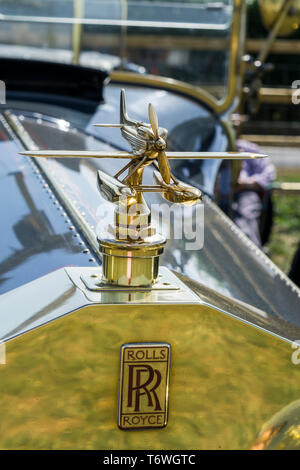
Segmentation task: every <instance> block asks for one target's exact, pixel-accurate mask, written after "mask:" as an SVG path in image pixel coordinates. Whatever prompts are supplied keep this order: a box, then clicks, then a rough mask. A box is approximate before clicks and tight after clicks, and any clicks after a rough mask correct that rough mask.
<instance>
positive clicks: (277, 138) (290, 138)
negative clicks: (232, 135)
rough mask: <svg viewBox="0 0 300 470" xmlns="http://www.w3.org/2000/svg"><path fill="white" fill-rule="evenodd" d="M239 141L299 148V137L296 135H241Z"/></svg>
mask: <svg viewBox="0 0 300 470" xmlns="http://www.w3.org/2000/svg"><path fill="white" fill-rule="evenodd" d="M241 139H245V140H249V141H250V142H254V143H256V144H258V145H270V146H272V147H299V146H300V136H298V135H263V134H262V135H260V134H243V135H241Z"/></svg>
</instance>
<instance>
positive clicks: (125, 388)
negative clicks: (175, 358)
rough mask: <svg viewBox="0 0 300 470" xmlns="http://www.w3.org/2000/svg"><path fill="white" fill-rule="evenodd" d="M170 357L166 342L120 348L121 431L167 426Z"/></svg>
mask: <svg viewBox="0 0 300 470" xmlns="http://www.w3.org/2000/svg"><path fill="white" fill-rule="evenodd" d="M170 358H171V346H170V345H169V344H168V343H134V344H124V345H123V346H122V347H121V362H120V384H119V413H118V426H119V428H120V429H149V428H163V427H165V426H166V425H167V420H168V401H169V376H170Z"/></svg>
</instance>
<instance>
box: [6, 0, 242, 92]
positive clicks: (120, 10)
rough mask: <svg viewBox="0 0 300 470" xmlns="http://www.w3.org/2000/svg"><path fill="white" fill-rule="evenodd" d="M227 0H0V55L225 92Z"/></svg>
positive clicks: (230, 7) (230, 0) (229, 18)
mask: <svg viewBox="0 0 300 470" xmlns="http://www.w3.org/2000/svg"><path fill="white" fill-rule="evenodd" d="M232 12H233V0H222V1H205V0H185V1H174V0H167V1H157V0H145V1H144V0H133V1H131V0H18V1H10V0H0V20H1V28H0V57H1V56H2V57H3V56H5V57H22V58H24V57H25V58H33V59H39V60H41V59H42V60H49V61H60V62H70V63H72V62H73V63H80V64H82V65H85V66H90V67H96V68H102V69H106V70H108V71H110V70H113V69H123V70H124V69H125V70H129V71H132V72H138V73H145V72H146V73H150V74H154V75H161V76H166V77H171V78H174V79H178V80H182V81H184V82H187V83H190V84H193V85H198V86H201V87H203V88H206V89H207V91H209V92H210V93H211V94H213V95H214V96H216V97H217V98H222V97H223V96H224V95H225V93H226V90H227V82H228V73H229V58H230V35H231V24H232Z"/></svg>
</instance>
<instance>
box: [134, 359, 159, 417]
mask: <svg viewBox="0 0 300 470" xmlns="http://www.w3.org/2000/svg"><path fill="white" fill-rule="evenodd" d="M128 367H129V383H128V401H127V406H128V407H129V408H130V407H132V406H133V402H134V411H140V398H141V396H142V395H147V398H148V406H153V399H154V402H155V408H154V411H161V409H162V408H161V406H160V403H159V399H158V396H157V394H156V392H155V390H156V389H157V387H159V385H160V383H161V373H160V372H159V370H158V369H153V367H151V366H150V365H149V364H144V365H142V366H141V365H138V364H130V365H129V366H128ZM145 373H147V376H146V380H145V381H144V382H143V383H141V376H142V375H145ZM152 383H153V384H154V385H153V387H152V388H150V386H151V384H152ZM134 384H135V385H134ZM148 387H149V388H148ZM142 390H143V391H142ZM152 398H153V399H152Z"/></svg>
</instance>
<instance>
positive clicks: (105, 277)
mask: <svg viewBox="0 0 300 470" xmlns="http://www.w3.org/2000/svg"><path fill="white" fill-rule="evenodd" d="M148 114H149V123H145V122H139V121H136V120H134V119H132V118H129V117H128V114H127V111H126V103H125V91H124V90H122V91H121V100H120V124H95V126H98V127H118V128H120V129H121V133H122V136H123V137H124V139H125V140H126V141H127V142H128V143H129V145H130V146H131V149H132V152H130V153H129V152H122V151H120V152H102V151H101V150H100V151H95V152H92V151H64V150H40V151H38V150H32V151H26V152H22V154H23V155H27V156H32V157H48V158H120V159H129V162H128V163H127V164H126V165H125V166H124V167H123V168H121V169H120V170H119V171H118V172H117V173H116V174H115V175H114V176H110V175H108V174H106V173H105V172H103V171H100V170H98V188H99V190H100V192H101V194H102V195H103V197H105V199H107V200H108V201H110V202H113V203H115V204H117V205H116V208H115V212H114V224H113V225H111V226H109V227H107V228H106V230H105V231H104V232H103V233H100V234H98V235H97V238H98V241H99V247H100V251H101V252H102V257H103V264H102V281H103V282H104V283H106V284H109V285H115V286H122V287H124V286H127V287H128V288H134V287H141V286H151V285H152V284H153V283H154V282H155V281H156V280H157V278H158V267H159V256H160V255H161V254H162V252H163V247H164V244H165V243H166V240H165V238H164V237H162V236H161V235H160V234H158V233H156V231H155V228H154V227H153V225H152V224H151V212H150V210H149V208H148V206H147V204H146V201H145V199H144V196H143V193H146V192H159V193H161V195H162V197H163V198H165V199H166V200H167V201H169V202H171V203H179V204H185V205H192V204H196V203H200V202H201V201H202V195H201V191H200V190H199V189H197V188H195V187H193V186H190V185H189V184H186V183H183V182H182V181H180V180H178V179H177V178H175V176H174V175H173V174H172V172H171V170H170V165H169V159H189V160H190V159H207V158H221V159H245V158H263V157H265V155H262V154H255V153H248V152H243V153H235V152H167V151H166V138H167V135H168V131H167V130H166V129H164V128H161V127H159V125H158V119H157V115H156V112H155V109H154V107H153V106H152V104H149V107H148ZM149 165H153V166H154V168H155V170H154V179H155V183H156V184H155V185H144V184H143V173H144V169H145V168H146V167H147V166H149ZM125 172H126V174H125V176H124V173H125ZM122 175H123V176H122Z"/></svg>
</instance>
